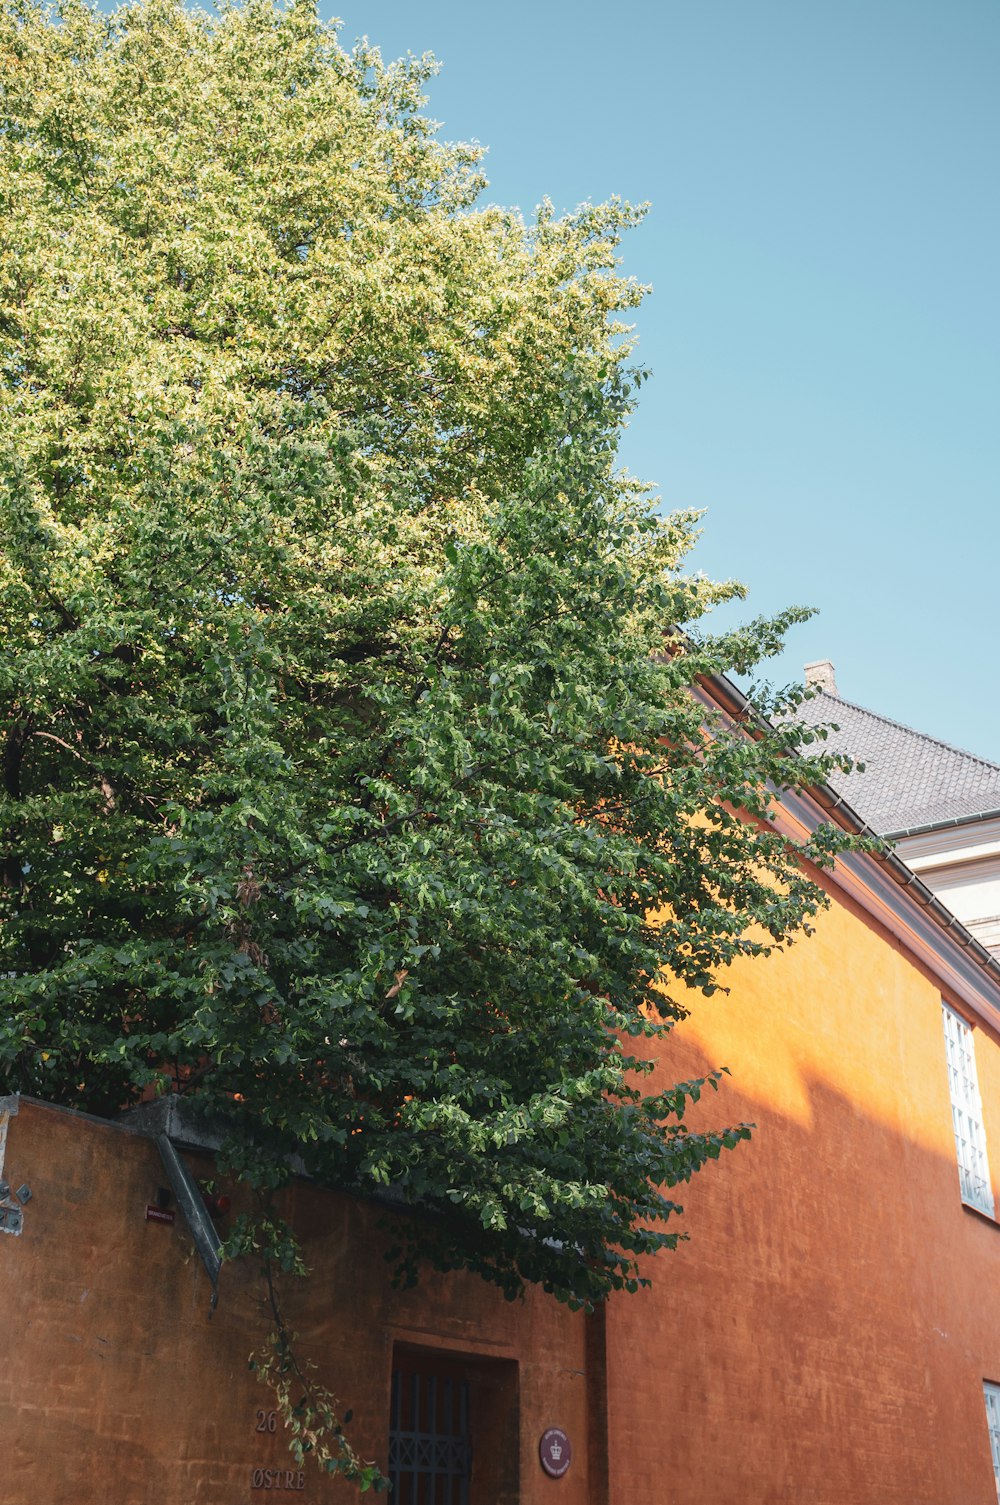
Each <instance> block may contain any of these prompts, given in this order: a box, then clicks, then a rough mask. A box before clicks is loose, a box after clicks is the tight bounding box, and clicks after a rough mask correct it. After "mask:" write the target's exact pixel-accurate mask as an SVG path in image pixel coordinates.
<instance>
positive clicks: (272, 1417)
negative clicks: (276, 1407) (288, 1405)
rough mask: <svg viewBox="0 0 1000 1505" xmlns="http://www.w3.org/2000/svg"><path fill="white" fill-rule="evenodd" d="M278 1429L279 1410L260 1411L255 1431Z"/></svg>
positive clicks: (273, 1430)
mask: <svg viewBox="0 0 1000 1505" xmlns="http://www.w3.org/2000/svg"><path fill="white" fill-rule="evenodd" d="M277 1430H278V1413H277V1411H258V1412H257V1425H256V1426H255V1427H254V1431H255V1432H276V1431H277Z"/></svg>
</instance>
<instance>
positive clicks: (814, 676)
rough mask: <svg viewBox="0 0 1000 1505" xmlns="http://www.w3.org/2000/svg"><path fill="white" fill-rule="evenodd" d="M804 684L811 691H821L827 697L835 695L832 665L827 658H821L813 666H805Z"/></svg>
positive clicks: (835, 685)
mask: <svg viewBox="0 0 1000 1505" xmlns="http://www.w3.org/2000/svg"><path fill="white" fill-rule="evenodd" d="M805 675H806V684H807V685H808V686H809V688H810V689H811V690H823V691H825V693H826V694H827V695H836V694H837V681H836V678H835V677H834V672H833V665H832V664H831V662H830V660H829V659H828V658H821V659H818V660H817V661H816V663H814V664H806V668H805Z"/></svg>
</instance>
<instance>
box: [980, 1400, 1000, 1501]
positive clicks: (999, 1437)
mask: <svg viewBox="0 0 1000 1505" xmlns="http://www.w3.org/2000/svg"><path fill="white" fill-rule="evenodd" d="M983 1395H984V1396H985V1398H986V1425H987V1426H988V1427H989V1429H990V1452H991V1453H992V1454H993V1477H994V1479H995V1480H996V1484H997V1499H998V1500H1000V1385H991V1384H990V1382H989V1380H984V1381H983Z"/></svg>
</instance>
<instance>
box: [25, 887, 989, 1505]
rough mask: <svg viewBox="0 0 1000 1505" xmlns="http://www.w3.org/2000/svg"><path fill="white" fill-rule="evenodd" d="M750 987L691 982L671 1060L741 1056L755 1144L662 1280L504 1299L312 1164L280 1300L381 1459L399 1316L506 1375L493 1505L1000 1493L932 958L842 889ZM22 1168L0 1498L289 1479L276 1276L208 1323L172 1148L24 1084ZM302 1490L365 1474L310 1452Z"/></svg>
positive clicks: (958, 1504) (744, 1103)
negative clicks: (324, 1464)
mask: <svg viewBox="0 0 1000 1505" xmlns="http://www.w3.org/2000/svg"><path fill="white" fill-rule="evenodd" d="M728 982H729V983H730V985H731V992H730V994H729V996H728V997H723V996H721V995H720V996H718V997H716V998H714V999H711V1000H708V999H702V998H700V997H699V998H698V999H696V1000H695V1003H694V1012H693V1014H692V1017H691V1018H690V1019H689V1020H687V1021H685V1023H684V1024H683V1025H681V1026H680V1027H678V1029H677V1030H676V1031H675V1032H674V1034H673V1036H672V1037H671V1039H670V1041H669V1043H668V1046H667V1048H666V1049H665V1051H664V1060H663V1063H662V1067H661V1075H662V1080H663V1082H664V1083H666V1082H668V1081H674V1080H678V1079H680V1078H683V1077H686V1076H690V1075H693V1074H698V1073H699V1072H701V1071H703V1070H705V1069H707V1068H709V1067H712V1066H717V1065H727V1066H729V1067H730V1068H731V1071H732V1077H731V1079H730V1080H728V1081H727V1083H726V1085H725V1087H724V1088H723V1089H722V1091H720V1093H719V1094H718V1095H715V1094H712V1093H709V1094H708V1095H707V1097H706V1099H705V1100H704V1101H703V1102H702V1104H700V1105H699V1106H698V1107H697V1109H695V1110H694V1111H693V1112H692V1115H691V1118H690V1122H691V1124H692V1126H696V1125H698V1124H699V1123H704V1124H711V1125H719V1124H720V1123H722V1122H734V1121H739V1120H748V1121H752V1122H753V1123H754V1124H755V1125H756V1127H755V1130H754V1135H753V1139H752V1141H751V1143H750V1144H747V1145H741V1146H740V1147H739V1148H738V1149H737V1150H736V1151H735V1152H733V1153H731V1154H729V1153H727V1154H724V1155H723V1157H722V1160H721V1161H720V1163H719V1164H718V1166H711V1167H709V1168H708V1169H706V1170H705V1171H704V1172H703V1173H702V1174H700V1175H699V1176H698V1177H697V1178H696V1179H695V1181H694V1182H693V1183H692V1185H691V1186H690V1187H689V1188H687V1189H686V1196H685V1198H684V1200H685V1203H686V1212H685V1217H684V1225H685V1227H686V1228H687V1229H688V1231H689V1233H690V1242H688V1243H686V1244H683V1245H682V1246H681V1248H680V1249H679V1250H678V1251H677V1252H675V1253H673V1254H665V1255H663V1256H662V1257H661V1258H660V1259H659V1260H658V1261H656V1262H655V1263H654V1264H653V1265H652V1268H651V1269H650V1271H649V1273H650V1274H651V1275H652V1277H653V1282H654V1283H653V1287H652V1289H651V1290H648V1291H644V1292H641V1293H640V1294H638V1295H637V1296H634V1297H623V1298H620V1299H617V1300H615V1301H613V1302H612V1303H611V1304H610V1306H609V1308H608V1310H607V1311H606V1312H605V1313H602V1314H600V1315H599V1316H598V1317H597V1318H594V1319H585V1318H583V1317H582V1316H579V1315H576V1316H574V1315H573V1314H571V1313H569V1312H567V1311H566V1310H565V1309H563V1308H561V1307H559V1306H558V1305H557V1304H556V1303H555V1302H553V1301H552V1300H550V1299H549V1298H546V1297H545V1296H543V1295H542V1294H541V1293H538V1292H535V1293H533V1294H531V1295H529V1297H528V1299H527V1300H526V1301H525V1302H524V1303H518V1304H515V1305H514V1306H509V1305H507V1304H506V1303H504V1302H503V1301H502V1300H501V1299H500V1298H499V1297H498V1296H497V1295H496V1293H494V1292H493V1291H492V1290H491V1289H490V1288H489V1287H487V1286H485V1285H484V1284H482V1283H481V1282H479V1281H477V1280H475V1279H473V1278H462V1277H456V1276H451V1277H447V1278H445V1277H438V1276H433V1275H430V1276H428V1277H427V1278H426V1279H425V1280H424V1282H423V1283H422V1285H421V1286H420V1287H419V1288H418V1289H417V1290H416V1291H415V1292H393V1291H392V1290H391V1288H390V1285H389V1282H388V1279H387V1268H386V1265H385V1263H384V1261H383V1260H382V1258H381V1251H382V1248H383V1247H384V1243H383V1240H384V1238H385V1235H384V1234H383V1233H382V1232H381V1231H380V1229H379V1227H378V1221H379V1217H380V1216H381V1215H380V1214H379V1213H378V1212H377V1211H376V1210H375V1209H373V1208H371V1207H366V1206H364V1205H362V1204H360V1203H357V1202H354V1201H352V1200H350V1199H348V1198H343V1197H337V1196H335V1195H332V1194H330V1193H325V1192H322V1191H320V1190H318V1189H316V1188H314V1187H310V1186H309V1185H307V1184H304V1183H303V1184H298V1185H296V1186H295V1187H294V1188H293V1189H292V1190H291V1192H290V1193H289V1197H288V1206H287V1212H288V1215H289V1216H290V1218H291V1219H292V1221H293V1222H294V1223H295V1225H296V1227H297V1229H298V1231H299V1233H300V1235H301V1238H302V1241H303V1245H304V1250H305V1255H306V1259H307V1262H308V1263H309V1265H310V1266H311V1268H312V1271H313V1274H312V1277H311V1279H310V1280H309V1281H308V1282H305V1283H298V1282H293V1283H292V1284H291V1285H290V1287H289V1290H288V1296H287V1301H288V1307H289V1315H290V1318H291V1322H292V1325H293V1326H295V1327H296V1328H297V1329H299V1331H301V1332H302V1333H303V1334H304V1335H308V1337H309V1352H310V1353H311V1355H312V1357H313V1358H314V1359H315V1360H316V1361H317V1363H318V1364H319V1366H320V1373H321V1376H322V1378H323V1379H324V1380H325V1382H326V1383H327V1384H329V1385H330V1386H331V1387H332V1388H333V1389H335V1390H336V1391H337V1392H338V1394H339V1395H340V1396H341V1397H342V1398H343V1401H344V1404H345V1405H350V1406H352V1407H353V1411H354V1422H353V1424H352V1435H353V1438H354V1440H355V1442H356V1444H357V1445H358V1447H359V1449H360V1450H361V1451H362V1452H363V1453H364V1454H365V1455H366V1456H371V1457H375V1458H377V1459H378V1460H379V1461H380V1462H381V1463H383V1464H384V1463H385V1460H386V1450H387V1433H388V1395H389V1377H390V1369H391V1364H392V1355H393V1352H394V1345H397V1346H401V1347H405V1348H406V1349H407V1350H408V1351H409V1350H410V1349H411V1348H412V1349H416V1350H426V1351H436V1352H443V1353H447V1354H451V1355H455V1356H460V1355H466V1356H479V1357H480V1358H481V1359H482V1360H483V1361H489V1360H504V1361H506V1368H505V1370H504V1373H505V1374H506V1375H508V1377H509V1376H510V1375H511V1374H515V1373H516V1392H517V1399H516V1402H512V1403H511V1404H512V1405H513V1408H514V1412H515V1415H514V1425H513V1431H512V1432H511V1431H510V1430H509V1429H508V1432H507V1434H506V1436H505V1437H501V1438H498V1437H494V1438H493V1439H492V1441H491V1440H490V1439H486V1440H485V1444H483V1445H482V1446H481V1448H480V1455H479V1457H480V1464H479V1465H477V1466H479V1467H480V1468H482V1460H483V1459H484V1458H485V1457H487V1456H488V1455H489V1451H490V1448H491V1447H492V1448H494V1450H495V1449H496V1448H497V1447H501V1448H506V1449H508V1450H511V1451H512V1452H513V1454H515V1455H516V1457H515V1459H514V1462H515V1465H516V1466H515V1467H514V1470H513V1474H514V1477H515V1482H514V1483H510V1482H509V1478H508V1483H507V1484H506V1486H505V1487H504V1488H502V1489H500V1488H499V1487H498V1488H497V1489H496V1490H494V1492H493V1493H492V1494H490V1493H489V1491H488V1490H487V1492H486V1493H483V1491H482V1489H480V1491H479V1493H478V1495H477V1496H474V1505H512V1502H513V1500H514V1499H519V1500H521V1501H523V1502H525V1505H793V1502H794V1505H994V1502H995V1501H996V1490H995V1487H994V1482H993V1473H992V1467H991V1462H990V1453H989V1444H988V1437H987V1428H986V1419H985V1410H984V1405H983V1394H982V1382H983V1380H984V1379H990V1380H995V1381H997V1382H998V1383H1000V1225H998V1224H997V1223H995V1222H992V1221H990V1220H988V1219H986V1218H984V1217H982V1216H980V1215H978V1214H976V1213H974V1212H971V1211H969V1210H968V1209H966V1208H963V1206H962V1203H961V1200H960V1196H959V1185H958V1174H957V1168H956V1157H955V1148H954V1142H953V1138H952V1126H951V1112H950V1105H949V1098H948V1082H947V1073H946V1067H945V1053H944V1040H943V1031H942V1025H941V1007H940V999H941V990H940V988H939V986H938V984H937V983H936V981H935V979H934V977H933V976H931V975H929V974H928V973H927V972H926V971H924V970H921V968H920V967H918V966H917V965H916V964H915V963H914V962H913V960H912V959H911V958H910V957H909V955H908V954H907V953H906V952H905V950H903V949H902V948H901V946H900V945H899V944H898V943H897V942H896V941H894V940H892V939H891V938H890V937H889V936H888V935H886V934H885V933H884V932H882V931H881V930H880V929H879V928H878V926H877V925H876V924H875V923H874V922H873V921H871V920H870V919H869V918H867V917H866V916H865V915H864V914H863V913H862V912H860V911H859V910H857V909H856V908H854V907H853V906H852V905H851V904H850V903H849V902H841V901H840V900H837V901H836V902H835V903H834V905H833V907H832V908H831V909H830V910H829V911H828V912H827V913H826V914H824V915H822V916H821V917H820V918H819V920H818V922H817V929H816V934H815V936H813V937H812V938H810V939H807V940H802V941H801V942H799V943H798V944H796V945H795V946H793V947H792V948H791V949H790V950H789V951H787V952H786V953H784V954H782V955H777V956H774V957H772V958H771V959H770V960H768V961H758V962H752V963H748V964H746V965H741V966H739V967H736V968H734V969H733V971H732V975H731V977H729V979H728ZM953 1001H954V1000H953ZM976 1053H977V1062H978V1071H979V1080H980V1087H981V1090H982V1096H983V1101H984V1114H985V1121H986V1134H987V1140H988V1143H989V1146H990V1149H991V1151H992V1154H993V1171H994V1176H996V1172H997V1171H998V1170H1000V1042H998V1040H997V1039H996V1038H994V1037H992V1036H991V1035H990V1034H989V1033H988V1032H987V1031H986V1030H984V1029H982V1028H977V1030H976ZM188 1159H189V1160H190V1161H191V1163H192V1165H193V1167H194V1168H195V1169H196V1170H200V1171H202V1172H204V1173H205V1174H210V1173H211V1166H210V1163H209V1161H208V1160H204V1161H203V1162H201V1163H200V1164H199V1162H198V1159H197V1157H196V1156H193V1155H191V1156H188ZM6 1174H7V1176H8V1178H9V1179H10V1180H11V1182H12V1184H13V1185H14V1186H17V1185H19V1184H20V1182H21V1181H27V1182H29V1183H30V1185H31V1188H32V1192H33V1196H32V1199H31V1201H30V1202H29V1203H28V1204H27V1206H26V1208H25V1220H24V1231H23V1233H22V1235H21V1236H20V1237H17V1238H14V1237H11V1236H9V1235H2V1236H0V1323H2V1331H3V1335H4V1358H3V1362H2V1364H0V1436H2V1438H3V1440H4V1443H5V1447H4V1461H3V1464H2V1466H0V1505H145V1502H147V1501H157V1502H161V1501H162V1502H163V1505H252V1502H254V1501H258V1500H260V1499H262V1498H263V1497H264V1495H265V1493H274V1492H273V1491H265V1490H262V1489H259V1488H258V1489H255V1488H254V1487H253V1479H254V1470H264V1469H272V1470H273V1469H279V1468H281V1469H288V1468H290V1467H291V1466H292V1465H291V1462H290V1458H289V1455H288V1454H287V1453H286V1451H285V1448H284V1444H283V1441H282V1439H281V1437H280V1435H277V1436H271V1435H270V1434H267V1433H264V1434H261V1433H258V1432H257V1431H256V1418H257V1414H258V1412H259V1411H261V1410H264V1409H266V1408H267V1407H268V1397H267V1392H266V1391H265V1390H264V1389H263V1387H261V1386H259V1385H258V1384H257V1383H256V1382H255V1380H254V1379H253V1377H252V1375H251V1374H250V1373H249V1371H248V1369H247V1356H248V1354H249V1352H250V1350H251V1349H252V1348H253V1347H254V1346H255V1345H257V1344H258V1343H260V1341H261V1339H262V1338H263V1336H264V1335H265V1333H266V1332H267V1330H268V1326H269V1320H268V1316H267V1313H266V1311H265V1309H264V1304H263V1299H262V1295H263V1293H262V1287H261V1282H260V1280H259V1277H258V1275H257V1274H256V1273H255V1272H254V1271H253V1270H252V1269H251V1268H249V1267H246V1268H244V1267H241V1266H232V1267H227V1269H226V1270H225V1272H224V1276H223V1282H222V1286H221V1295H220V1303H219V1307H218V1310H217V1312H216V1313H215V1315H214V1317H212V1318H211V1319H210V1318H209V1310H208V1294H209V1287H208V1281H207V1278H206V1276H205V1274H204V1272H203V1270H202V1268H201V1265H200V1263H199V1261H198V1259H197V1257H196V1256H195V1255H194V1253H193V1250H192V1247H191V1244H190V1240H189V1239H188V1237H187V1235H186V1233H185V1231H184V1229H183V1226H182V1224H181V1223H180V1221H179V1220H178V1223H177V1224H176V1225H175V1226H174V1227H172V1228H167V1227H163V1226H159V1225H156V1224H152V1223H147V1222H146V1221H145V1220H144V1211H145V1207H146V1204H147V1203H148V1202H149V1201H151V1200H152V1199H153V1197H154V1194H155V1189H156V1187H157V1186H158V1185H160V1184H162V1182H163V1179H164V1178H163V1173H162V1170H161V1168H160V1164H159V1159H158V1155H157V1152H156V1149H155V1147H154V1145H153V1144H152V1143H151V1142H150V1141H149V1140H146V1139H143V1138H141V1137H139V1136H137V1135H134V1134H130V1133H127V1132H125V1131H124V1130H123V1129H122V1128H120V1127H115V1126H109V1125H102V1124H99V1123H96V1122H93V1121H89V1120H84V1119H80V1118H78V1117H75V1116H73V1115H69V1114H65V1113H62V1112H58V1111H56V1110H53V1109H47V1108H44V1107H41V1106H38V1105H33V1104H31V1103H22V1104H21V1107H20V1111H19V1112H18V1114H17V1115H16V1116H15V1117H13V1118H12V1119H11V1120H10V1127H9V1137H8V1145H7V1157H6ZM996 1190H997V1192H998V1193H1000V1186H997V1187H996ZM998 1205H1000V1198H998ZM397 1351H398V1348H397ZM515 1366H516V1368H515ZM493 1372H494V1373H499V1368H497V1369H496V1370H494V1371H493ZM504 1383H506V1381H505V1382H504ZM505 1393H506V1392H505ZM552 1425H556V1426H560V1427H562V1428H564V1429H565V1430H566V1431H567V1432H568V1433H569V1434H570V1436H571V1438H572V1439H573V1442H574V1461H573V1465H572V1468H571V1469H570V1471H569V1473H568V1474H567V1475H566V1476H565V1478H563V1479H562V1480H560V1481H553V1480H550V1479H548V1478H546V1477H545V1476H544V1475H543V1474H542V1472H541V1470H540V1468H539V1464H538V1457H537V1443H538V1438H539V1436H540V1434H541V1432H542V1431H543V1430H544V1429H545V1428H546V1427H548V1426H552ZM481 1442H482V1439H481ZM494 1461H495V1460H494ZM507 1462H508V1463H509V1462H510V1458H509V1457H508V1459H507ZM510 1472H511V1471H510V1469H509V1468H508V1470H507V1474H508V1476H509V1475H510ZM480 1483H482V1479H480ZM294 1494H299V1495H300V1496H301V1498H303V1499H305V1500H314V1501H322V1500H326V1499H348V1498H350V1497H351V1494H350V1490H349V1489H348V1488H346V1487H345V1486H343V1485H338V1484H330V1483H329V1482H328V1481H324V1480H322V1479H320V1478H319V1477H318V1476H316V1475H315V1474H312V1473H308V1474H307V1475H306V1479H305V1487H304V1488H303V1489H302V1490H301V1491H299V1490H294V1491H293V1490H286V1491H282V1492H281V1497H284V1498H289V1497H292V1496H293V1495H294Z"/></svg>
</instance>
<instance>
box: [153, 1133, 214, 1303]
mask: <svg viewBox="0 0 1000 1505" xmlns="http://www.w3.org/2000/svg"><path fill="white" fill-rule="evenodd" d="M156 1146H157V1149H158V1150H159V1152H160V1158H161V1159H162V1161H163V1166H164V1169H165V1170H166V1173H167V1179H168V1180H169V1182H170V1185H171V1188H172V1189H173V1193H174V1196H175V1197H176V1198H177V1206H178V1207H179V1208H180V1210H181V1212H182V1213H183V1214H184V1221H185V1222H186V1223H187V1225H188V1228H189V1229H190V1231H191V1237H192V1238H193V1239H194V1246H195V1248H196V1249H197V1251H198V1253H199V1254H200V1255H201V1262H202V1264H203V1265H204V1266H205V1269H206V1270H207V1272H208V1278H209V1280H210V1281H211V1282H212V1311H214V1310H215V1304H216V1302H217V1301H218V1299H219V1271H220V1270H221V1269H222V1256H221V1255H220V1253H219V1235H218V1233H217V1232H216V1230H215V1227H214V1225H213V1223H212V1219H211V1218H210V1217H209V1215H208V1210H207V1208H206V1207H205V1203H204V1200H203V1198H202V1195H201V1191H200V1190H199V1187H198V1183H197V1181H196V1180H195V1179H194V1177H193V1176H192V1174H191V1172H190V1171H189V1170H188V1167H187V1166H186V1165H185V1164H184V1161H183V1160H182V1159H181V1157H180V1155H178V1153H177V1150H176V1148H175V1146H174V1144H173V1142H172V1140H171V1139H170V1138H169V1136H168V1135H166V1134H157V1136H156Z"/></svg>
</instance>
